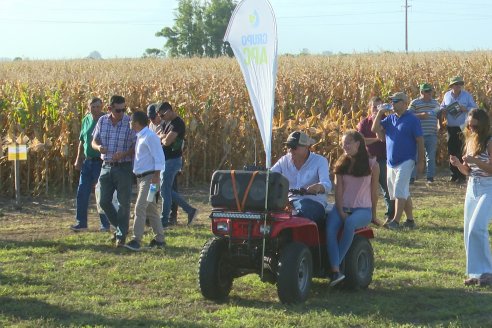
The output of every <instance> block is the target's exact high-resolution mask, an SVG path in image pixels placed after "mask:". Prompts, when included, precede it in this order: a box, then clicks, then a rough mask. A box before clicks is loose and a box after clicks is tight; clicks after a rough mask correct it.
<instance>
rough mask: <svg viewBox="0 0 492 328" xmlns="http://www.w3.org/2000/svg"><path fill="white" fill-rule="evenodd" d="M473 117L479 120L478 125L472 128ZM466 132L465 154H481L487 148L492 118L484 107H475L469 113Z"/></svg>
mask: <svg viewBox="0 0 492 328" xmlns="http://www.w3.org/2000/svg"><path fill="white" fill-rule="evenodd" d="M472 119H475V120H477V127H476V128H475V129H473V130H472V129H470V127H469V126H468V125H469V124H470V121H471V120H472ZM464 134H465V147H464V148H465V149H464V152H465V154H471V155H473V156H476V155H479V154H481V153H483V152H484V151H486V150H487V143H488V141H489V139H490V118H489V114H488V113H487V112H486V111H484V110H483V109H478V108H474V109H472V110H471V111H470V112H469V113H468V117H467V124H466V129H465V131H464Z"/></svg>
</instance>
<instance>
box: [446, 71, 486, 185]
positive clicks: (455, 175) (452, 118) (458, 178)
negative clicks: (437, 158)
mask: <svg viewBox="0 0 492 328" xmlns="http://www.w3.org/2000/svg"><path fill="white" fill-rule="evenodd" d="M464 84H465V82H464V81H463V78H462V77H461V76H455V77H452V78H451V79H450V80H449V91H448V92H446V93H445V94H444V98H443V100H442V103H441V120H442V117H443V116H445V117H446V121H447V130H448V153H449V155H454V156H456V157H458V159H459V160H460V161H461V162H462V161H463V160H462V159H461V157H462V156H463V154H462V149H463V144H462V142H461V138H462V133H461V126H463V125H464V124H465V120H466V116H467V113H468V112H469V111H470V110H471V109H472V108H476V107H477V104H476V103H475V101H474V100H473V97H472V95H471V94H470V93H468V92H466V91H465V90H463V85H464ZM449 169H450V170H451V180H450V181H452V182H458V183H462V182H464V181H465V176H464V175H463V174H462V173H461V172H460V171H459V170H458V169H457V168H456V166H453V165H451V164H449Z"/></svg>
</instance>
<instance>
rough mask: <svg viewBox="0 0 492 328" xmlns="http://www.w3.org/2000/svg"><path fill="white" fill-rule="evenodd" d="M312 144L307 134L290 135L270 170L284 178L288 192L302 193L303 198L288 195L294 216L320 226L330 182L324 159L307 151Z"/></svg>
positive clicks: (323, 217)
mask: <svg viewBox="0 0 492 328" xmlns="http://www.w3.org/2000/svg"><path fill="white" fill-rule="evenodd" d="M314 143H315V141H314V140H313V139H311V138H310V137H309V136H308V135H307V134H305V133H303V132H300V131H295V132H292V133H291V134H290V135H289V137H288V138H287V141H286V142H285V144H286V145H287V148H288V150H287V154H286V155H284V156H282V157H281V158H280V159H279V160H278V161H277V163H275V165H273V167H272V169H271V171H272V172H278V173H280V174H282V175H283V176H284V177H286V178H287V180H288V181H289V189H301V188H304V189H305V190H306V192H305V193H304V195H300V194H299V193H297V194H294V193H292V192H289V202H290V204H291V205H292V207H293V209H294V210H295V211H296V212H297V213H296V214H297V215H299V216H303V217H305V218H308V219H310V220H312V221H314V222H316V223H324V221H325V220H326V209H327V207H328V206H329V205H328V201H327V196H328V193H329V192H330V190H331V181H330V176H329V165H328V160H327V159H326V158H325V157H323V156H321V155H318V154H315V153H313V152H312V151H311V150H310V146H311V145H313V144H314Z"/></svg>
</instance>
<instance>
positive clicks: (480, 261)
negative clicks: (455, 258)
mask: <svg viewBox="0 0 492 328" xmlns="http://www.w3.org/2000/svg"><path fill="white" fill-rule="evenodd" d="M491 219H492V177H485V178H483V177H480V178H473V177H470V178H469V179H468V185H467V187H466V196H465V212H464V231H463V233H464V241H465V252H466V273H467V274H468V275H469V276H471V277H474V278H478V277H479V276H480V275H481V274H482V273H490V272H492V255H491V253H490V243H489V229H488V226H489V223H490V220H491Z"/></svg>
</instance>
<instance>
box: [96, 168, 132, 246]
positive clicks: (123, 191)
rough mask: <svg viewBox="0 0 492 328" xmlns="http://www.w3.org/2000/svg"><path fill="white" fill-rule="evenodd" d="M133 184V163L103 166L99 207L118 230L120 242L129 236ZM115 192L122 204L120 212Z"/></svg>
mask: <svg viewBox="0 0 492 328" xmlns="http://www.w3.org/2000/svg"><path fill="white" fill-rule="evenodd" d="M132 183H133V172H132V162H125V163H120V165H118V166H109V165H103V167H102V169H101V175H100V176H99V184H100V185H101V199H100V200H99V205H100V206H101V208H102V209H103V211H104V213H106V215H107V216H108V219H109V222H111V224H112V225H113V226H114V227H115V228H116V238H117V239H119V240H124V239H125V238H126V235H127V234H128V223H129V221H130V200H131V194H132ZM115 190H116V197H117V198H118V203H119V204H120V206H119V208H118V211H116V209H115V208H114V205H113V194H114V191H115Z"/></svg>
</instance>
